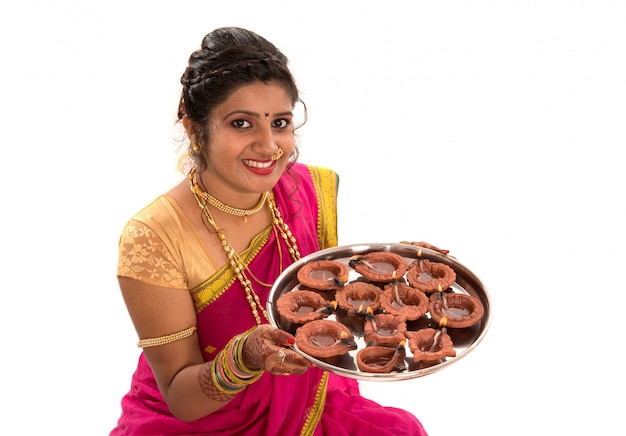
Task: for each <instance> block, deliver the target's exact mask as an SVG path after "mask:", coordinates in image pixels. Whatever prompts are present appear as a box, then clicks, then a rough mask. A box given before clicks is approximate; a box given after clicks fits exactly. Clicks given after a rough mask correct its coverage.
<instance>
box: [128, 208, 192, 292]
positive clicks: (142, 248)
mask: <svg viewBox="0 0 626 436" xmlns="http://www.w3.org/2000/svg"><path fill="white" fill-rule="evenodd" d="M117 275H118V276H122V277H130V278H133V279H136V280H140V281H142V282H145V283H149V284H152V285H156V286H163V287H166V288H176V289H185V288H187V283H186V280H185V274H184V271H183V269H182V266H181V265H179V264H177V262H176V261H175V258H174V256H172V253H171V252H170V250H169V249H168V247H167V245H166V244H165V243H164V242H163V240H162V239H161V237H160V236H159V235H158V234H157V233H156V232H155V231H154V230H153V229H152V228H150V227H149V226H148V225H146V224H144V223H142V222H141V221H138V220H135V219H131V220H130V221H129V222H128V223H127V224H126V226H125V227H124V229H123V230H122V234H121V236H120V242H119V260H118V266H117Z"/></svg>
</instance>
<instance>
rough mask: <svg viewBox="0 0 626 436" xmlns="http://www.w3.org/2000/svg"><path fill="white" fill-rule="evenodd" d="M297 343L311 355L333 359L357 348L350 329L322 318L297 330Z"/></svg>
mask: <svg viewBox="0 0 626 436" xmlns="http://www.w3.org/2000/svg"><path fill="white" fill-rule="evenodd" d="M296 345H297V346H298V348H299V349H300V350H301V351H303V352H304V353H306V354H308V355H309V356H313V357H317V358H320V359H326V360H333V359H334V358H337V357H339V356H342V355H344V354H346V353H348V352H349V351H351V350H356V349H357V344H356V342H355V341H354V336H353V335H352V333H350V330H348V328H347V327H346V326H344V325H343V324H341V323H339V322H337V321H331V320H328V319H320V320H316V321H311V322H308V323H306V324H304V325H303V326H301V327H298V329H297V330H296Z"/></svg>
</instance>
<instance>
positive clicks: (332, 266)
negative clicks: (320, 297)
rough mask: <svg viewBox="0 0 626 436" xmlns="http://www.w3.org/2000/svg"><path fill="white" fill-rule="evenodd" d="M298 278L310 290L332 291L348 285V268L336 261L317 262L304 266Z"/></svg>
mask: <svg viewBox="0 0 626 436" xmlns="http://www.w3.org/2000/svg"><path fill="white" fill-rule="evenodd" d="M297 277H298V281H299V282H300V283H302V284H303V285H304V286H306V287H308V288H311V289H317V290H319V291H330V290H333V289H339V288H341V287H343V285H345V284H346V282H347V281H348V267H347V266H346V265H345V264H343V263H341V262H337V261H335V260H316V261H313V262H308V263H306V264H305V265H303V266H302V267H301V268H300V269H299V270H298V274H297Z"/></svg>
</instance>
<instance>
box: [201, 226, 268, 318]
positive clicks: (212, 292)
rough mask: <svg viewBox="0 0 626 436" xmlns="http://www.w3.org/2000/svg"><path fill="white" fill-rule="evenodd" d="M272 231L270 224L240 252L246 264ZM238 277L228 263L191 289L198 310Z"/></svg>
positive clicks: (213, 299) (215, 297) (246, 264)
mask: <svg viewBox="0 0 626 436" xmlns="http://www.w3.org/2000/svg"><path fill="white" fill-rule="evenodd" d="M271 232H272V227H271V226H270V227H268V228H267V229H265V230H264V231H262V232H261V233H259V234H258V235H256V236H255V237H254V238H253V239H252V241H251V242H250V246H249V247H248V248H247V249H246V250H244V251H243V252H242V253H241V254H240V257H241V261H242V262H243V264H244V265H245V266H248V265H249V264H250V262H252V260H253V259H254V258H255V257H256V255H257V254H259V251H261V249H262V248H263V246H264V245H265V243H266V242H267V241H268V240H269V238H270V235H271ZM236 278H237V277H236V276H235V273H234V271H233V269H232V268H231V267H230V264H226V265H224V266H222V267H221V268H220V269H219V270H218V271H217V272H216V273H215V274H213V275H212V276H211V277H209V278H208V279H206V280H205V281H204V282H202V283H200V284H199V285H198V286H196V287H194V288H193V289H191V291H190V292H191V296H192V297H193V301H194V304H195V306H196V312H198V313H199V312H201V311H202V309H204V308H205V307H207V306H208V305H209V304H211V303H213V302H214V301H215V300H217V299H218V298H219V296H220V295H222V294H223V293H224V292H225V291H226V290H227V289H228V288H230V286H231V285H232V283H233V282H234V281H235V280H236Z"/></svg>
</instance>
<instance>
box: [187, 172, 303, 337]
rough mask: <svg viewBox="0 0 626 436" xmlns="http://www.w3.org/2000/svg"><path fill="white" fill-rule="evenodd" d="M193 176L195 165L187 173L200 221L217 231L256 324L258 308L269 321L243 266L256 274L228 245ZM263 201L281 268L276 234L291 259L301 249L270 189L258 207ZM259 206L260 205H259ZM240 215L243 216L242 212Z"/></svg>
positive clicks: (297, 255) (258, 321) (258, 320)
mask: <svg viewBox="0 0 626 436" xmlns="http://www.w3.org/2000/svg"><path fill="white" fill-rule="evenodd" d="M194 179H195V169H193V170H192V171H191V172H190V173H189V182H190V184H191V192H192V194H193V196H194V198H195V199H196V202H197V203H198V206H199V207H200V210H201V211H202V213H203V214H204V217H205V218H206V222H205V220H204V219H203V220H202V222H203V223H204V224H205V226H206V225H207V222H208V224H210V225H211V227H212V228H213V230H214V231H215V233H216V234H217V237H218V238H219V240H220V242H221V243H222V248H224V251H225V252H226V256H227V257H228V262H229V264H230V267H231V268H232V270H233V272H234V273H235V276H236V277H237V279H238V280H239V282H240V283H241V286H242V287H243V289H244V291H245V292H246V300H247V301H248V304H249V305H250V308H251V309H252V315H254V319H255V321H256V323H257V325H261V324H262V322H261V317H260V315H259V311H258V309H260V310H261V312H262V313H263V316H264V317H265V319H266V320H268V321H269V317H268V314H267V311H266V310H265V308H264V307H263V305H262V304H261V300H260V298H259V296H258V295H257V294H256V292H254V289H252V283H251V282H250V280H249V279H248V277H247V275H246V270H247V271H248V272H249V273H250V275H252V277H253V278H254V279H255V280H257V281H259V280H258V279H256V277H254V275H253V274H252V272H251V271H249V270H248V267H247V266H245V265H244V264H243V262H242V261H241V258H240V257H239V255H237V252H236V251H235V249H234V248H233V247H232V245H230V242H228V239H226V235H225V234H224V232H223V231H222V229H221V228H220V227H219V226H218V225H217V223H216V222H215V219H214V218H213V216H212V215H211V212H210V211H209V209H208V208H207V203H208V204H211V203H209V200H208V199H207V197H206V196H205V195H204V194H206V192H204V191H202V189H201V188H200V187H199V186H198V185H197V184H196V182H195V180H194ZM207 195H208V194H207ZM265 203H267V204H268V207H269V210H270V215H271V220H272V226H273V228H274V231H275V232H276V233H277V235H276V244H278V251H279V257H280V259H279V261H280V267H281V270H282V255H281V254H280V253H281V251H280V240H279V238H278V234H280V236H281V237H282V239H283V240H284V241H285V244H286V245H287V249H288V250H289V254H290V255H291V258H292V259H293V260H294V261H297V260H299V259H300V251H299V250H298V244H297V243H296V238H295V237H294V236H293V234H292V233H291V230H289V226H288V225H287V223H286V222H285V221H283V219H282V217H281V215H280V212H279V211H278V208H277V207H276V203H275V202H274V197H273V196H272V194H271V193H269V192H265V193H264V194H263V196H262V198H261V201H260V204H261V207H262V206H263V205H264V204H265ZM220 204H221V203H220ZM227 207H228V206H227ZM261 207H259V209H260V208H261ZM255 208H256V207H255ZM218 209H219V208H218ZM220 210H221V209H220ZM224 212H226V211H224ZM256 212H258V210H256V211H255V212H254V213H256ZM240 216H242V215H240ZM243 216H244V218H245V215H243ZM259 283H262V282H259ZM262 284H263V283H262ZM266 286H267V285H266Z"/></svg>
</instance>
